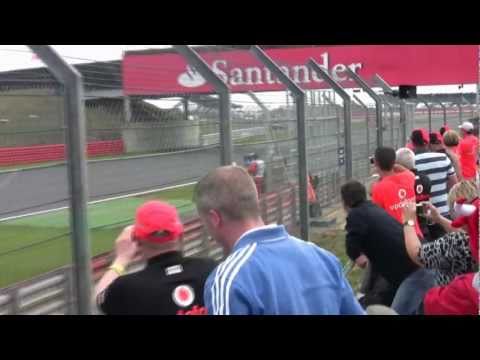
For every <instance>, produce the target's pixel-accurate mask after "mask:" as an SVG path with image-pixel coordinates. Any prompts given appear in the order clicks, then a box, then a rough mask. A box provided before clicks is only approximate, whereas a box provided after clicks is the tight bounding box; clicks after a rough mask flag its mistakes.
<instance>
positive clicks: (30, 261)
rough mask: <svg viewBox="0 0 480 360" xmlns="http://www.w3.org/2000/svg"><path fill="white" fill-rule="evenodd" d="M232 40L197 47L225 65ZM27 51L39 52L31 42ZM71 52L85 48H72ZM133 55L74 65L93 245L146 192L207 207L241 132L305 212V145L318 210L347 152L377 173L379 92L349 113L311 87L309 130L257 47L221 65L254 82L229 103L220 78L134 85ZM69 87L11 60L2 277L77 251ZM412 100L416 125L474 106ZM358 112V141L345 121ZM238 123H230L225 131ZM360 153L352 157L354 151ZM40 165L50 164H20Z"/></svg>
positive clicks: (268, 176)
mask: <svg viewBox="0 0 480 360" xmlns="http://www.w3.org/2000/svg"><path fill="white" fill-rule="evenodd" d="M230 50H234V48H229V47H228V46H223V47H222V48H221V49H219V48H210V49H209V50H208V51H205V52H203V51H202V52H199V53H198V55H199V57H200V59H202V60H203V61H205V62H206V63H208V64H213V63H215V62H216V63H217V64H223V63H222V61H225V60H224V57H223V55H224V52H228V51H230ZM24 53H25V56H32V57H33V54H32V53H31V52H30V51H29V50H28V49H27V48H25V50H24ZM0 55H2V56H5V57H8V56H9V53H8V52H6V53H0ZM174 55H176V56H178V59H177V61H178V62H182V61H183V62H185V64H186V65H185V66H186V72H185V74H183V75H182V76H186V77H187V78H188V81H193V82H195V81H197V82H198V81H200V80H202V81H205V79H204V78H202V76H201V75H200V76H199V73H198V69H194V67H193V68H192V66H191V64H189V62H188V61H187V60H186V59H185V57H184V56H181V55H180V54H177V53H174ZM73 60H78V59H71V58H67V61H69V62H71V61H73ZM272 60H273V61H274V63H275V64H276V65H277V66H279V67H280V69H281V70H282V71H284V72H285V69H287V70H289V71H290V72H289V76H290V78H293V79H298V78H301V77H302V76H305V77H306V76H307V75H308V73H307V72H306V69H307V64H305V66H296V67H294V68H289V66H288V64H285V63H282V61H281V60H280V59H276V58H275V57H273V58H272ZM246 64H248V67H247V66H246ZM40 65H42V64H40ZM123 66H127V65H125V64H122V62H120V61H93V60H92V61H89V62H88V63H86V64H80V65H76V67H77V69H78V70H79V72H80V73H81V74H82V76H83V80H84V94H85V98H84V104H85V112H86V113H85V115H86V122H87V143H88V146H87V148H86V149H85V151H86V153H87V155H88V157H89V159H90V161H89V163H88V185H89V193H90V198H89V200H90V201H91V202H95V203H92V204H90V206H89V210H88V212H89V218H90V230H91V240H92V241H91V244H92V255H99V254H103V253H105V252H108V251H110V250H111V249H112V246H113V241H114V239H115V237H116V235H117V234H118V232H120V230H121V229H122V227H124V226H125V225H127V224H129V223H131V222H132V220H133V214H134V210H135V209H136V207H137V206H138V205H140V204H141V203H142V202H143V201H145V200H146V199H164V200H167V201H170V202H171V203H173V204H174V205H175V206H177V208H178V209H179V211H180V213H181V216H182V217H183V218H184V219H188V218H190V217H193V216H195V208H194V207H193V204H192V203H191V195H192V188H193V184H194V183H195V182H196V181H197V180H198V179H199V178H200V177H202V176H203V175H205V174H206V173H207V172H208V171H209V170H210V169H213V168H215V167H217V166H218V165H220V164H221V162H222V159H225V158H226V157H225V156H226V154H227V153H228V152H229V151H230V149H229V148H228V147H229V138H230V139H231V145H232V146H231V160H232V161H234V162H236V163H237V164H238V165H240V166H244V167H245V168H246V169H248V171H249V172H250V173H251V174H252V176H253V177H254V179H255V182H256V184H257V187H258V190H259V193H260V194H261V195H262V196H266V198H268V199H270V200H269V201H270V202H276V201H279V199H280V198H279V197H278V196H273V195H269V194H272V193H276V192H279V191H281V190H282V189H284V188H288V187H289V186H293V188H295V189H296V190H295V195H294V199H295V202H296V206H295V209H296V211H298V212H297V214H296V215H297V216H296V217H295V219H293V220H294V221H292V224H294V225H298V221H299V219H300V213H299V209H300V208H301V206H303V204H302V201H301V197H300V193H299V189H298V187H299V184H300V179H301V174H302V161H301V154H299V149H302V146H305V147H306V154H307V160H308V165H309V167H308V170H309V174H308V175H310V176H311V178H310V180H311V185H312V187H313V188H314V190H315V193H316V197H317V199H316V205H318V208H317V207H314V206H311V207H310V215H311V217H312V218H316V219H323V218H324V217H326V216H327V214H328V213H329V212H330V211H331V210H336V209H338V208H339V207H340V198H339V195H340V187H341V185H342V184H343V183H344V182H345V180H346V178H347V175H346V173H347V169H346V161H347V160H351V163H352V177H353V178H355V179H358V180H361V181H366V180H367V179H368V177H369V176H370V175H371V164H370V161H369V156H371V155H373V153H374V151H375V149H376V147H377V114H378V113H379V112H378V111H377V108H376V107H375V103H374V102H373V101H372V99H370V101H366V97H365V96H361V95H365V94H361V93H357V92H352V93H349V94H351V100H352V104H351V119H346V118H345V103H344V101H343V100H342V98H341V97H340V96H339V95H338V93H337V92H336V91H333V90H332V89H331V88H325V89H322V90H306V91H305V94H306V101H305V127H306V138H305V142H302V141H301V135H302V134H301V133H300V132H299V128H298V124H299V123H298V120H299V114H298V111H297V109H298V105H299V104H298V103H297V101H298V100H297V99H298V97H297V96H295V94H293V93H292V92H291V90H287V86H286V85H285V83H282V81H280V80H279V79H278V78H277V77H276V76H275V75H274V72H273V70H272V69H270V68H268V66H266V65H265V64H264V63H262V62H261V61H260V60H259V59H258V58H256V57H255V56H254V55H253V53H251V52H248V51H247V52H246V53H245V54H243V55H242V56H239V57H237V58H236V59H233V60H229V62H228V69H230V72H228V73H227V70H226V69H224V71H222V72H218V71H217V75H218V76H219V77H220V78H221V80H223V81H225V83H226V84H227V85H233V84H235V85H236V86H238V85H239V84H244V85H245V88H243V89H240V90H238V91H239V92H235V91H232V92H231V93H230V94H229V98H230V104H229V111H228V116H227V115H226V114H225V113H224V112H222V106H223V104H224V97H223V96H224V94H221V93H220V92H219V91H217V90H215V88H214V87H213V86H210V88H205V89H204V90H202V91H194V90H193V89H194V88H193V87H192V91H191V92H189V93H188V94H186V93H178V92H176V91H173V90H172V91H171V92H161V93H159V92H158V91H157V90H155V89H153V88H151V87H149V86H145V85H138V84H133V85H132V84H131V82H128V84H129V85H128V86H126V85H125V83H126V79H125V78H124V77H125V73H126V71H125V68H123ZM172 66H173V65H155V64H150V65H148V64H147V65H145V64H143V65H142V64H139V63H135V62H129V63H128V73H130V74H131V73H133V74H136V75H138V76H139V78H142V79H143V78H151V79H155V84H161V83H163V82H166V81H167V80H168V74H169V73H170V72H171V71H172V69H173V68H172ZM235 69H238V70H239V71H236V70H235ZM242 69H244V70H242ZM217 70H218V69H217ZM219 74H220V75H219ZM204 77H205V76H204ZM199 79H200V80H199ZM260 79H263V80H264V81H270V82H271V83H275V84H276V89H275V91H272V92H268V93H267V92H248V89H247V88H248V85H249V84H254V83H256V82H258V81H260ZM210 85H211V84H210ZM205 86H208V81H207V83H206V84H205ZM232 87H233V86H232ZM236 88H238V87H236ZM362 91H363V92H365V89H363V90H362ZM372 91H373V90H372ZM377 93H378V96H379V97H380V99H381V103H382V105H381V109H380V110H381V111H380V112H381V115H382V118H383V128H382V130H381V131H382V134H383V143H384V145H386V146H392V147H394V148H396V149H397V148H399V147H402V146H404V145H405V144H403V143H402V137H401V133H402V130H403V129H402V126H403V124H402V123H401V117H402V114H401V111H402V110H401V105H400V100H399V99H398V98H394V97H392V96H390V95H385V94H380V93H379V92H378V91H377ZM64 95H65V94H64V90H63V88H62V86H60V85H59V84H58V82H57V81H56V80H55V79H54V77H53V76H52V74H51V73H50V72H49V71H48V69H46V68H36V69H28V70H18V71H6V72H2V73H0V192H1V197H2V201H1V202H0V238H2V239H5V240H3V241H2V246H0V287H3V286H6V285H10V284H12V283H15V282H17V281H21V280H25V279H28V278H31V277H33V276H35V275H38V274H41V273H44V272H46V271H50V270H54V269H56V268H58V267H61V266H64V265H70V264H71V262H72V261H71V259H72V249H71V245H70V244H71V230H70V224H69V221H68V218H69V213H68V209H67V206H68V204H69V194H68V182H67V171H66V167H65V165H64V161H65V148H66V146H65V137H66V125H65V124H66V123H65V110H64V107H65V105H64V101H65V99H64ZM425 103H426V104H425ZM440 104H441V105H440ZM429 108H430V111H429ZM405 110H406V114H405V119H406V123H405V129H406V134H407V137H408V136H409V134H410V133H411V131H412V130H413V129H414V128H418V127H424V128H426V129H428V128H429V127H431V128H432V130H436V131H438V129H439V128H440V126H441V125H443V123H444V121H445V119H446V122H447V124H448V125H449V126H450V127H452V128H456V127H457V126H458V124H459V123H460V122H461V121H464V120H468V119H469V118H470V115H471V114H472V112H473V107H472V106H470V105H469V104H466V103H463V104H462V105H460V106H459V105H458V104H455V103H454V102H447V101H444V100H442V99H439V101H438V102H435V101H432V100H431V99H427V100H425V101H422V99H417V100H414V99H408V100H407V103H406V107H405ZM350 120H351V138H350V139H349V140H350V144H351V149H348V148H347V146H348V143H349V142H348V141H347V139H346V134H345V122H346V121H350ZM226 124H227V125H229V126H230V129H231V131H230V130H228V131H226V130H225V129H228V127H225V125H226ZM225 135H227V136H225ZM348 152H351V154H352V157H351V159H347V158H346V154H347V153H348ZM53 162H55V163H56V164H52V163H53ZM52 165H56V166H52ZM33 166H41V168H40V169H32V170H24V169H21V170H20V169H18V168H23V167H33ZM269 196H270V197H269ZM104 200H105V201H104ZM280 202H281V199H280ZM262 204H263V205H262V211H263V214H262V215H263V217H264V219H266V220H267V221H268V222H270V221H276V220H275V219H278V218H279V217H278V216H277V215H278V214H277V212H278V211H279V210H278V207H273V206H270V205H271V204H270V203H269V202H268V201H264V202H262ZM280 208H281V207H280ZM272 209H273V210H272ZM282 211H283V210H282ZM39 212H40V213H39ZM33 213H35V214H33ZM27 215H30V216H27Z"/></svg>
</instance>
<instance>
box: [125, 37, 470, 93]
mask: <svg viewBox="0 0 480 360" xmlns="http://www.w3.org/2000/svg"><path fill="white" fill-rule="evenodd" d="M266 53H267V54H268V55H269V56H270V57H271V58H272V59H273V60H274V61H275V62H276V63H277V64H278V65H280V67H281V69H282V71H283V72H285V73H286V74H287V75H289V76H290V78H292V79H293V80H294V81H295V82H296V83H298V84H299V85H300V86H301V87H302V88H303V89H324V88H327V85H326V84H325V82H324V81H323V80H322V79H321V78H319V77H318V75H317V74H316V73H315V72H313V71H311V70H310V68H309V67H307V66H306V64H307V62H308V61H309V60H310V58H313V59H315V60H316V62H317V63H318V64H319V65H320V66H322V67H323V68H324V69H327V70H328V72H329V74H330V75H331V76H332V77H333V78H334V79H335V80H337V81H338V82H339V83H340V84H341V85H342V86H343V87H345V88H354V87H358V86H356V85H355V83H354V82H353V81H352V80H351V79H349V78H348V76H347V75H346V68H347V67H349V68H350V69H352V70H353V71H355V72H356V73H357V74H359V75H360V76H361V77H362V78H363V79H364V80H366V81H367V82H370V81H371V79H372V77H373V75H375V74H379V75H380V76H381V77H382V78H383V79H385V80H386V81H387V82H388V83H389V84H390V85H392V86H398V85H402V84H405V85H417V86H422V85H449V84H475V83H477V82H478V46H477V45H357V46H325V47H305V48H281V49H267V50H266ZM200 55H201V57H202V58H203V59H204V60H205V61H206V62H207V63H208V64H209V65H210V67H211V68H212V69H213V71H215V73H217V74H218V76H219V77H220V78H222V79H223V80H224V81H225V82H226V83H227V84H228V86H229V87H230V90H231V92H232V93H242V92H247V91H257V92H262V91H278V90H284V89H285V87H284V86H283V85H282V84H280V82H279V81H278V79H277V78H276V77H275V76H273V75H272V73H271V72H270V71H269V70H268V69H267V68H266V67H265V66H264V65H263V64H261V63H260V62H259V61H258V60H257V59H256V58H255V57H254V56H253V54H252V53H251V52H249V51H248V50H234V51H223V52H222V51H210V52H201V53H200ZM123 84H124V92H125V94H126V95H169V94H172V95H173V94H192V93H213V92H214V90H213V88H212V86H210V85H209V84H208V83H207V82H206V80H205V79H204V78H203V77H202V76H201V75H200V74H199V73H198V72H197V71H196V70H195V69H194V68H192V67H191V66H189V65H188V64H187V62H186V61H185V59H184V58H183V57H182V56H180V55H178V54H177V53H158V54H135V53H127V54H126V55H125V57H124V59H123Z"/></svg>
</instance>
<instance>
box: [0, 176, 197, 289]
mask: <svg viewBox="0 0 480 360" xmlns="http://www.w3.org/2000/svg"><path fill="white" fill-rule="evenodd" d="M192 195H193V185H191V186H186V187H182V188H176V189H171V190H165V191H161V192H158V193H153V194H149V195H145V196H138V197H132V198H125V199H119V200H113V201H109V202H104V203H99V204H94V205H89V208H88V217H89V226H90V230H91V232H90V235H91V237H90V239H91V249H92V256H95V255H99V254H102V253H105V252H108V251H111V250H112V248H113V243H114V241H115V238H116V236H117V235H118V234H119V233H120V231H121V230H122V229H123V227H125V226H127V225H129V224H131V223H132V221H133V217H134V215H135V209H136V208H137V207H138V206H139V205H141V204H142V203H143V202H145V201H147V200H153V199H162V200H164V201H168V202H170V203H171V204H172V205H175V206H176V207H177V209H178V211H179V213H180V215H185V214H188V213H191V212H192V211H193V210H194V205H193V203H192V202H191V199H192ZM69 231H70V230H69V217H68V210H63V211H58V212H54V213H49V214H42V215H36V216H31V217H27V218H21V219H17V220H12V221H7V222H3V223H0V288H1V287H5V286H8V285H10V284H12V283H16V282H18V281H22V280H25V279H29V278H32V277H34V276H36V275H39V274H42V273H45V272H47V271H50V270H54V269H56V268H59V267H61V266H64V265H67V264H69V263H71V241H70V240H71V239H70V234H69Z"/></svg>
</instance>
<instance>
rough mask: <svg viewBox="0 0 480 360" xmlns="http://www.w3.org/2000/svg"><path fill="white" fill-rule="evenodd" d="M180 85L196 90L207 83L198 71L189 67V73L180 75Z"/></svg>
mask: <svg viewBox="0 0 480 360" xmlns="http://www.w3.org/2000/svg"><path fill="white" fill-rule="evenodd" d="M178 83H179V84H180V85H182V86H184V87H188V88H195V87H199V86H203V85H205V84H206V83H207V81H206V80H205V79H204V78H203V76H202V75H200V73H199V72H198V71H197V70H195V69H194V68H192V67H191V66H189V65H187V71H186V72H184V73H182V74H180V76H179V77H178Z"/></svg>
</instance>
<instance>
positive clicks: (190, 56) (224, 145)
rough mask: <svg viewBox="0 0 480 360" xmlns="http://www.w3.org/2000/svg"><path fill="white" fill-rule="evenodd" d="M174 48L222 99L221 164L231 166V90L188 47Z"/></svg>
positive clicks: (177, 46)
mask: <svg viewBox="0 0 480 360" xmlns="http://www.w3.org/2000/svg"><path fill="white" fill-rule="evenodd" d="M173 48H174V49H175V50H176V51H177V52H178V53H179V54H180V55H182V56H183V57H184V58H185V60H187V62H188V63H189V64H190V65H191V66H192V67H194V68H195V69H196V70H197V71H198V72H199V73H200V75H202V76H203V77H204V78H205V80H207V81H208V82H209V83H210V84H211V85H212V86H213V87H214V89H215V91H216V92H217V93H218V96H219V99H220V147H221V154H220V157H221V159H220V162H221V164H222V165H231V164H232V160H233V141H232V122H231V117H230V89H229V87H228V85H227V84H225V83H224V82H223V80H222V79H221V78H220V77H219V76H218V75H217V74H216V73H215V72H214V71H213V70H212V69H211V68H210V66H209V65H208V64H207V63H206V62H205V61H204V60H203V59H202V58H201V57H200V55H198V54H197V52H196V51H195V50H193V49H191V48H190V47H189V46H188V45H173Z"/></svg>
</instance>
